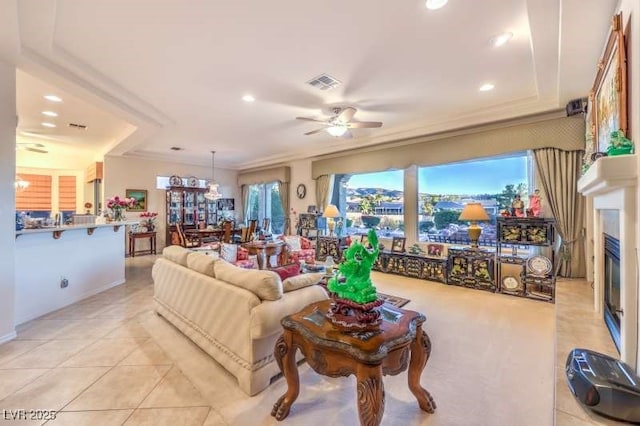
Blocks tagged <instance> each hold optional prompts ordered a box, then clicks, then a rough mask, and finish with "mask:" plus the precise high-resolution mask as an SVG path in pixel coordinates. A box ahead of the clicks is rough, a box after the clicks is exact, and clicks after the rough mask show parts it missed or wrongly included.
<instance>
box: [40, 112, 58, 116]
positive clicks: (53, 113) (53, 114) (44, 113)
mask: <svg viewBox="0 0 640 426" xmlns="http://www.w3.org/2000/svg"><path fill="white" fill-rule="evenodd" d="M42 114H43V115H46V116H47V117H57V116H58V113H57V112H53V111H42Z"/></svg>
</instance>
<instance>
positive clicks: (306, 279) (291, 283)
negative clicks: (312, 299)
mask: <svg viewBox="0 0 640 426" xmlns="http://www.w3.org/2000/svg"><path fill="white" fill-rule="evenodd" d="M322 277H324V273H323V272H316V273H314V274H301V275H296V276H295V277H289V278H287V279H286V280H284V281H282V289H283V291H284V292H285V293H286V292H288V291H294V290H297V289H299V288H303V287H309V286H312V285H315V284H318V283H319V282H320V280H321V279H322Z"/></svg>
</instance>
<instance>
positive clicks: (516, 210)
mask: <svg viewBox="0 0 640 426" xmlns="http://www.w3.org/2000/svg"><path fill="white" fill-rule="evenodd" d="M511 214H512V216H515V217H524V201H522V200H521V199H520V194H516V195H515V197H514V199H513V202H512V203H511Z"/></svg>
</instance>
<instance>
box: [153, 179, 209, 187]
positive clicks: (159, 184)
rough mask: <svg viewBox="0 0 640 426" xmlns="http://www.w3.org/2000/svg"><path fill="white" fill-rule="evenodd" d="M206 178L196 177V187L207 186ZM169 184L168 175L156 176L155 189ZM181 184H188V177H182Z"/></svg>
mask: <svg viewBox="0 0 640 426" xmlns="http://www.w3.org/2000/svg"><path fill="white" fill-rule="evenodd" d="M207 182H208V181H207V180H206V179H198V188H206V187H207ZM170 186H171V185H170V184H169V176H156V189H167V188H169V187H170ZM182 186H189V178H188V177H183V178H182Z"/></svg>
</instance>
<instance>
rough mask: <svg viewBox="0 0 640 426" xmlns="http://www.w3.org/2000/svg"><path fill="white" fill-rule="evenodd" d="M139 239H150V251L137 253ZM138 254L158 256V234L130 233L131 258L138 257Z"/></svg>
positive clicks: (153, 232) (152, 232)
mask: <svg viewBox="0 0 640 426" xmlns="http://www.w3.org/2000/svg"><path fill="white" fill-rule="evenodd" d="M139 238H148V239H149V249H148V250H138V251H136V240H137V239H139ZM136 254H156V233H155V231H151V232H129V256H131V257H136Z"/></svg>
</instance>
